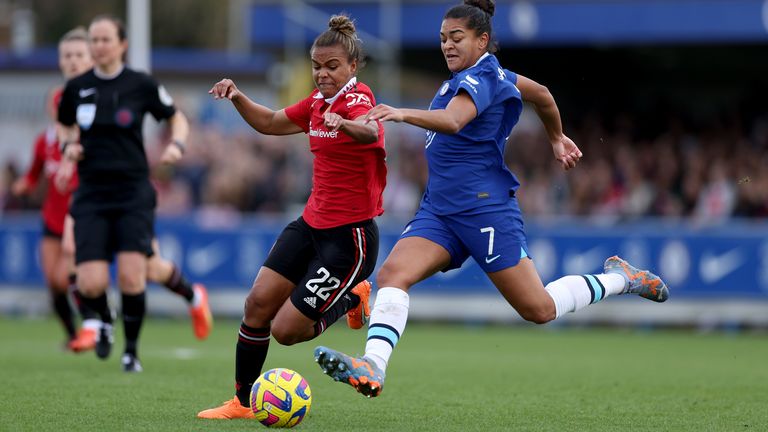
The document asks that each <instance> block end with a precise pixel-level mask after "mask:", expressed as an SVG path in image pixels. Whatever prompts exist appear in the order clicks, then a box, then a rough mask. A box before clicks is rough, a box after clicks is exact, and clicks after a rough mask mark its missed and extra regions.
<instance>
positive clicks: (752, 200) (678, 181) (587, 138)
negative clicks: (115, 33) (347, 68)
mask: <svg viewBox="0 0 768 432" xmlns="http://www.w3.org/2000/svg"><path fill="white" fill-rule="evenodd" d="M528 111H530V110H528ZM639 127H640V126H639V125H637V124H635V123H634V122H633V120H632V118H631V117H630V116H617V117H616V118H614V119H611V120H610V121H607V120H606V118H605V116H593V117H587V118H586V119H584V120H583V121H581V122H580V124H578V125H572V126H567V128H566V132H567V134H568V135H569V136H570V137H571V138H572V139H573V140H574V141H575V142H576V143H577V144H578V145H579V146H580V148H581V149H582V151H583V153H584V158H583V159H582V161H581V163H580V164H579V166H578V167H577V168H576V169H573V170H571V171H568V172H564V171H563V170H562V169H561V168H560V166H559V165H558V164H557V163H556V162H555V161H554V159H553V156H552V152H551V149H550V147H549V145H548V143H547V139H546V136H545V134H544V131H543V129H542V128H541V126H540V125H539V124H538V121H537V120H536V118H535V115H532V114H527V115H526V117H524V118H523V119H522V120H521V123H520V125H519V126H518V127H517V128H516V129H515V131H514V132H513V134H512V136H511V137H510V141H509V145H508V146H507V155H506V159H507V163H508V165H509V167H510V168H511V169H512V171H513V172H514V173H515V174H516V175H517V176H518V178H519V179H520V181H521V183H522V186H521V188H520V190H519V191H518V197H519V199H520V203H521V205H522V208H523V211H524V213H525V215H526V216H528V217H539V218H543V217H555V216H580V217H587V218H592V219H597V220H601V221H605V222H618V221H624V220H628V219H633V218H641V217H665V218H669V217H671V218H679V217H685V218H692V219H693V220H695V221H696V222H701V223H714V222H718V221H722V220H724V219H728V218H731V217H735V216H738V217H747V218H759V217H765V216H768V173H767V172H766V170H764V169H763V167H765V166H768V117H763V118H757V119H755V120H754V121H752V122H749V123H748V124H747V125H744V124H743V121H739V120H733V121H728V120H722V121H719V122H712V123H709V124H707V125H706V126H703V127H696V128H692V127H687V126H685V125H683V123H682V122H680V121H676V120H674V119H673V120H672V121H670V122H669V125H668V126H667V127H666V128H663V129H664V131H663V132H660V133H658V134H657V135H656V136H652V137H650V138H649V137H647V134H641V133H639V132H638V128H639ZM165 141H166V140H165V138H164V137H162V135H160V136H159V137H158V138H157V139H156V140H155V142H151V141H150V142H149V143H148V158H149V160H150V163H151V166H152V167H153V178H154V179H155V186H156V188H157V190H158V214H160V215H166V216H182V215H186V214H189V213H191V212H197V214H202V215H207V216H210V218H211V220H215V221H229V220H233V219H237V218H240V217H241V216H242V215H243V214H247V213H258V214H262V215H284V214H286V213H288V214H291V215H294V214H298V213H299V212H300V211H301V209H302V208H303V205H304V203H305V202H306V199H307V197H308V195H309V193H310V187H311V176H312V155H311V153H310V152H309V151H308V148H307V139H306V137H304V136H303V135H296V136H292V137H270V136H264V135H260V134H258V133H255V132H252V131H249V130H247V129H246V128H236V129H234V130H224V128H222V127H220V126H216V125H215V124H212V123H211V124H205V123H197V124H193V131H192V133H191V135H190V142H189V143H188V144H189V145H188V148H189V150H188V152H187V154H185V157H184V158H183V160H182V162H181V163H180V164H179V165H178V166H176V167H166V166H162V165H160V164H159V163H157V161H158V159H159V155H160V152H161V150H162V144H163V143H164V142H165ZM423 142H424V133H423V131H421V130H420V129H417V128H413V127H407V126H405V127H403V126H400V125H396V124H395V125H389V124H388V125H387V150H388V167H389V175H388V185H387V189H386V191H385V211H386V214H387V216H388V217H392V218H397V219H404V218H408V217H410V216H411V215H412V214H413V212H414V211H415V210H416V208H417V206H418V202H419V199H420V198H421V193H422V191H423V187H424V184H425V181H426V162H425V159H424V154H423ZM31 146H32V143H30V151H31ZM26 168H27V167H22V166H17V165H16V164H15V163H14V162H13V161H9V162H8V163H7V165H6V166H5V168H4V172H3V175H2V179H0V186H2V189H0V197H1V198H2V206H3V210H4V211H10V210H30V209H35V208H37V207H38V206H39V205H40V198H41V196H42V192H40V193H38V194H36V195H34V196H32V197H31V198H17V197H13V196H12V195H11V194H10V193H9V185H10V184H11V183H12V182H13V180H14V179H15V178H17V177H18V176H19V175H22V174H23V172H24V170H26Z"/></svg>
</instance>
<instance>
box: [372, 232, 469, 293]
mask: <svg viewBox="0 0 768 432" xmlns="http://www.w3.org/2000/svg"><path fill="white" fill-rule="evenodd" d="M451 261H452V260H451V254H450V253H448V250H447V249H446V248H445V247H444V246H442V245H440V244H438V243H435V242H434V241H432V240H429V239H426V238H423V237H405V238H401V239H400V240H398V241H397V243H395V246H394V247H393V248H392V251H391V252H390V253H389V255H388V256H387V259H386V260H384V264H382V266H381V268H380V269H379V273H378V275H377V276H376V284H377V286H378V287H379V288H384V287H396V288H400V289H402V290H406V291H407V290H408V289H409V288H410V287H411V286H412V285H414V284H416V283H418V282H420V281H422V280H424V279H426V278H428V277H430V276H432V275H433V274H435V273H437V272H438V271H440V270H443V269H446V268H447V267H448V266H449V265H450V263H451ZM459 266H460V265H459Z"/></svg>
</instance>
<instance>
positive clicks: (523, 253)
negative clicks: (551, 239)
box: [520, 246, 528, 259]
mask: <svg viewBox="0 0 768 432" xmlns="http://www.w3.org/2000/svg"><path fill="white" fill-rule="evenodd" d="M527 256H528V253H526V252H525V249H523V247H522V246H520V259H523V258H525V257H527Z"/></svg>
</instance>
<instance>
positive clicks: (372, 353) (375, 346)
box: [365, 287, 409, 371]
mask: <svg viewBox="0 0 768 432" xmlns="http://www.w3.org/2000/svg"><path fill="white" fill-rule="evenodd" d="M408 303H409V298H408V293H407V292H405V291H403V290H401V289H399V288H393V287H385V288H379V290H378V291H377V292H376V302H375V303H374V304H373V310H372V311H371V321H370V324H368V342H366V344H365V357H366V358H368V359H370V360H371V361H373V362H374V363H376V366H378V367H379V369H381V370H382V371H385V370H386V369H387V363H388V362H389V356H391V355H392V350H393V349H394V348H395V345H397V341H398V340H400V337H401V336H402V335H403V330H405V323H406V321H408Z"/></svg>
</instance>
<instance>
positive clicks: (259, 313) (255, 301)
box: [243, 289, 274, 334]
mask: <svg viewBox="0 0 768 432" xmlns="http://www.w3.org/2000/svg"><path fill="white" fill-rule="evenodd" d="M272 308H273V307H272V306H271V305H270V304H269V299H268V298H267V297H265V296H264V295H262V294H261V292H260V291H259V290H255V289H251V291H250V292H249V293H248V295H247V296H246V297H245V304H244V305H243V315H244V316H245V318H246V319H247V321H248V322H251V323H257V324H256V327H266V326H269V325H270V321H271V320H272V318H274V316H273V314H271V313H270V310H271V309H272ZM273 334H274V333H273Z"/></svg>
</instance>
